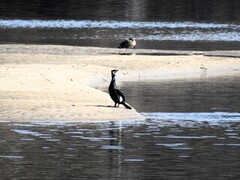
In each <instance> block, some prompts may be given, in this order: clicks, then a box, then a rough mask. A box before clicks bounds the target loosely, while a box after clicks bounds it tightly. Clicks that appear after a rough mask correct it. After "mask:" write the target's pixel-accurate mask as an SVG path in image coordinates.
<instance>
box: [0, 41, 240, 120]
mask: <svg viewBox="0 0 240 180" xmlns="http://www.w3.org/2000/svg"><path fill="white" fill-rule="evenodd" d="M129 54H132V55H129ZM156 54H157V55H156ZM239 54H240V53H239V51H226V52H225V53H224V52H222V51H221V52H189V51H185V52H184V51H155V50H135V51H134V50H130V51H129V50H119V49H109V48H95V47H75V46H53V45H0V63H1V65H0V84H1V86H0V109H1V111H0V121H69V122H76V121H105V120H124V119H128V120H132V119H138V120H139V119H144V117H143V116H142V115H140V114H139V113H138V112H137V111H135V110H134V109H133V110H128V109H125V108H124V107H123V106H120V108H114V107H113V105H114V103H113V102H112V100H111V99H110V97H109V95H108V94H107V93H104V92H102V91H99V90H97V89H96V87H98V86H108V85H109V82H110V79H111V77H110V71H111V69H113V68H117V69H119V72H118V76H117V82H118V84H119V85H121V82H122V81H138V80H143V79H158V80H159V79H160V80H161V79H176V78H198V77H201V76H202V75H203V74H204V76H209V77H210V76H221V75H227V74H239V73H240V63H239V60H240V57H239Z"/></svg>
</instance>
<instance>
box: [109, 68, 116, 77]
mask: <svg viewBox="0 0 240 180" xmlns="http://www.w3.org/2000/svg"><path fill="white" fill-rule="evenodd" d="M111 72H112V77H114V76H115V75H116V73H117V72H118V70H117V69H113V70H112V71H111Z"/></svg>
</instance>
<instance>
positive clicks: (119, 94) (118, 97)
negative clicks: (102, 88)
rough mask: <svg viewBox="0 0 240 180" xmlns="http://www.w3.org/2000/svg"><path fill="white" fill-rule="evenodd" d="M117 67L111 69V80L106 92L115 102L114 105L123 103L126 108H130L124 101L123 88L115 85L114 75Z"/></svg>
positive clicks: (117, 105)
mask: <svg viewBox="0 0 240 180" xmlns="http://www.w3.org/2000/svg"><path fill="white" fill-rule="evenodd" d="M117 71H118V70H117V69H114V70H112V71H111V74H112V80H111V82H110V85H109V87H108V92H109V95H110V97H111V98H112V100H113V101H114V102H115V105H114V107H119V105H120V104H122V105H124V106H125V107H126V108H127V109H132V108H131V107H130V105H129V104H127V103H126V102H125V96H124V94H123V90H122V89H120V88H118V87H117V85H116V80H115V76H116V73H117Z"/></svg>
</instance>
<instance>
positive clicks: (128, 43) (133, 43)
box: [118, 38, 137, 49]
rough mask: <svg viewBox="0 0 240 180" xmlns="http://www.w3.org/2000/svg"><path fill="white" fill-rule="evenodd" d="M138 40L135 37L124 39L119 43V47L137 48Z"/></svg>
mask: <svg viewBox="0 0 240 180" xmlns="http://www.w3.org/2000/svg"><path fill="white" fill-rule="evenodd" d="M136 44H137V43H136V41H135V40H134V39H133V38H129V39H128V40H124V41H123V42H121V43H120V44H119V45H118V48H126V49H127V48H130V49H135V47H136Z"/></svg>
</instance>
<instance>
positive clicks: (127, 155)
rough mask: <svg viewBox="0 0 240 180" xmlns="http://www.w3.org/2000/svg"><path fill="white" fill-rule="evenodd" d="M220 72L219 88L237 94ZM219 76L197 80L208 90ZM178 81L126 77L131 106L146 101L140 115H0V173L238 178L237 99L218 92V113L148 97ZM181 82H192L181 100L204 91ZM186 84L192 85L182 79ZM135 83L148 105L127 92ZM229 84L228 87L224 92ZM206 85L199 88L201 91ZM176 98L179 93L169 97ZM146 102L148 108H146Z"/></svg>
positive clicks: (42, 176)
mask: <svg viewBox="0 0 240 180" xmlns="http://www.w3.org/2000/svg"><path fill="white" fill-rule="evenodd" d="M224 79H225V81H224V82H225V83H224V84H222V85H221V87H222V88H221V89H222V91H223V92H222V93H223V94H224V93H226V94H228V93H230V92H231V93H232V96H234V97H235V98H236V99H237V98H238V97H239V94H238V91H237V90H236V88H238V86H239V85H238V83H233V82H236V80H238V79H236V77H224ZM219 81H221V82H222V78H220V79H219V78H217V79H208V81H207V82H204V84H205V85H206V86H208V85H207V84H210V85H209V86H211V91H214V89H215V88H217V89H218V88H219V87H218V86H215V85H214V86H212V84H215V83H217V82H219ZM184 82H185V81H179V82H178V83H176V82H175V81H170V82H167V83H166V82H158V83H156V82H155V83H154V84H152V83H145V82H144V83H143V82H140V83H131V84H128V83H126V84H125V85H124V86H123V89H124V90H126V91H125V93H126V94H127V95H128V96H127V99H128V100H129V103H130V104H134V103H135V105H136V107H137V109H140V108H142V110H144V108H145V112H144V113H142V114H143V115H144V116H146V120H145V121H123V122H105V123H64V122H56V123H53V122H51V123H43V122H39V123H13V122H4V121H1V123H0V166H1V169H0V179H1V178H2V179H20V177H21V178H22V179H81V178H82V179H91V178H92V179H238V178H239V176H240V171H239V167H240V156H239V153H240V113H239V109H238V108H239V107H240V106H239V104H238V103H239V102H238V101H236V103H233V104H234V105H233V106H230V105H229V104H231V102H230V101H229V102H228V103H227V101H224V100H221V99H222V98H223V99H224V98H228V96H219V97H218V98H220V100H221V101H219V102H223V103H222V104H221V103H219V104H218V106H216V107H220V105H221V107H227V109H225V108H224V109H219V110H221V112H212V111H215V109H214V108H213V109H210V111H208V112H199V111H200V110H203V109H204V108H202V107H201V108H200V109H199V111H198V112H195V110H196V107H199V106H195V109H194V112H193V111H189V112H185V111H184V112H180V111H178V108H176V107H178V106H176V107H175V106H173V107H171V103H170V104H168V103H166V102H167V100H165V101H164V102H159V98H161V97H159V95H158V96H157V98H156V96H151V95H152V94H153V93H152V91H155V90H158V89H159V88H160V87H164V89H162V90H161V91H160V92H161V93H163V92H164V91H166V92H170V91H169V89H171V88H174V87H175V86H178V87H179V85H180V84H182V83H184ZM185 83H186V84H184V86H183V85H182V86H181V88H180V89H181V91H184V90H188V89H189V88H190V87H191V89H192V91H191V92H192V93H185V94H183V95H184V96H186V99H187V100H188V98H187V97H188V96H192V95H193V94H195V96H199V97H204V96H203V95H204V93H202V95H200V93H199V92H198V91H197V90H196V87H195V86H196V84H195V83H199V82H198V81H196V80H191V81H190V80H189V81H188V82H185ZM189 83H190V84H191V83H193V84H191V86H189ZM143 84H144V86H143ZM162 84H164V86H162ZM150 85H151V86H150ZM137 87H145V88H147V87H148V91H145V92H144V95H145V96H142V97H149V98H150V99H148V101H149V100H151V99H152V101H151V102H152V103H151V104H149V103H146V104H144V106H142V105H137V103H136V99H138V100H139V97H138V98H136V96H134V93H133V92H131V93H129V89H131V88H133V89H134V88H137ZM229 88H230V89H235V90H234V91H233V90H231V91H229ZM138 89H139V88H138ZM174 89H175V90H176V88H174ZM207 89H208V88H207ZM209 91H210V90H208V91H203V92H206V94H205V95H207V94H209ZM134 92H137V91H134ZM201 92H202V91H201ZM165 94H167V93H165ZM213 94H214V93H213ZM142 95H143V94H142ZM176 95H177V94H176ZM173 97H174V95H173ZM176 97H177V96H175V98H176ZM206 99H208V98H206ZM170 100H171V99H170ZM237 100H239V98H238V99H237ZM154 101H158V102H159V105H160V107H164V106H163V104H164V103H166V106H168V107H167V109H168V112H161V111H160V109H161V108H160V109H158V108H159V107H158V108H156V107H155V105H156V102H155V103H153V102H154ZM212 101H213V100H212ZM137 102H138V103H139V101H137ZM145 102H146V100H145ZM178 102H180V100H176V103H177V104H178ZM209 102H211V101H209ZM198 103H199V102H198ZM198 103H197V104H198ZM174 104H175V103H174ZM210 104H211V103H210ZM148 106H149V107H148ZM183 106H184V107H185V108H183V109H185V110H186V109H188V108H189V105H188V103H183ZM151 107H152V109H153V110H152V112H151V111H149V110H150V109H151ZM209 107H215V106H209ZM170 110H173V112H170ZM180 110H182V108H181V109H180ZM224 110H226V111H227V112H224ZM235 110H238V112H235ZM153 111H155V112H153Z"/></svg>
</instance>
